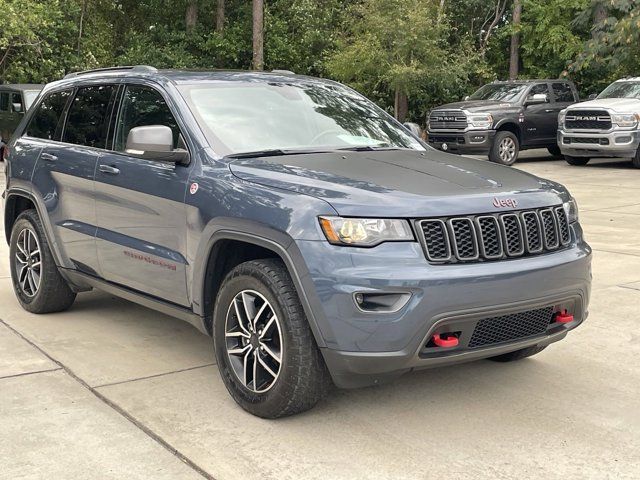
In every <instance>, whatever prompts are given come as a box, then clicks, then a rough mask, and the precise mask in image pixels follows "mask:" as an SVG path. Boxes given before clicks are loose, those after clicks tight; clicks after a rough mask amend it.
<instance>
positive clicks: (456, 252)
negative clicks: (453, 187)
mask: <svg viewBox="0 0 640 480" xmlns="http://www.w3.org/2000/svg"><path fill="white" fill-rule="evenodd" d="M418 225H419V227H420V228H419V231H420V232H421V233H422V235H423V239H424V247H425V253H426V257H427V259H428V260H429V261H430V262H433V263H457V262H478V261H486V260H500V259H505V258H514V257H520V256H523V255H536V254H541V253H545V252H549V251H553V250H557V249H558V248H560V247H566V246H567V245H569V244H570V243H571V229H570V226H569V223H568V220H567V216H566V213H565V211H564V209H563V208H562V207H553V208H544V209H540V210H525V211H520V212H514V213H511V212H509V213H497V214H493V215H479V216H465V217H456V218H451V219H447V218H431V219H425V220H419V221H418Z"/></svg>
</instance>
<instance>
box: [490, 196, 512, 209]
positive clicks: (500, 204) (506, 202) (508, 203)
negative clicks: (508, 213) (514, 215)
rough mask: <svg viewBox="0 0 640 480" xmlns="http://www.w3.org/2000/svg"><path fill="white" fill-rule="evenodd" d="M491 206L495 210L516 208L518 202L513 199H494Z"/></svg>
mask: <svg viewBox="0 0 640 480" xmlns="http://www.w3.org/2000/svg"><path fill="white" fill-rule="evenodd" d="M493 206H494V207H496V208H504V207H510V208H516V207H517V206H518V201H517V200H516V199H515V198H497V197H496V198H494V199H493Z"/></svg>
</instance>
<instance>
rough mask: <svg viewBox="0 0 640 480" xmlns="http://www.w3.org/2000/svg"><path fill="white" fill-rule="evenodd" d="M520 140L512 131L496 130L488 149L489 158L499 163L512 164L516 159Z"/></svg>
mask: <svg viewBox="0 0 640 480" xmlns="http://www.w3.org/2000/svg"><path fill="white" fill-rule="evenodd" d="M519 152H520V142H518V137H516V136H515V135H514V134H513V133H512V132H509V131H506V130H503V131H501V132H498V133H497V134H496V136H495V138H494V139H493V145H491V150H490V151H489V160H491V161H492V162H495V163H499V164H501V165H513V164H514V163H516V160H518V154H519Z"/></svg>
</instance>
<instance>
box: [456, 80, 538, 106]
mask: <svg viewBox="0 0 640 480" xmlns="http://www.w3.org/2000/svg"><path fill="white" fill-rule="evenodd" d="M526 87H527V86H526V85H525V84H522V83H490V84H488V85H485V86H484V87H481V88H480V90H478V91H477V92H475V93H474V94H473V95H471V96H470V97H469V100H496V101H501V102H514V101H516V100H517V99H518V97H520V95H522V92H523V91H524V89H525V88H526Z"/></svg>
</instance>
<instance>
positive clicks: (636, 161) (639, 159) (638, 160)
mask: <svg viewBox="0 0 640 480" xmlns="http://www.w3.org/2000/svg"><path fill="white" fill-rule="evenodd" d="M631 162H632V163H633V166H634V167H636V168H640V148H638V151H637V152H636V156H635V157H633V158H632V159H631Z"/></svg>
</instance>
